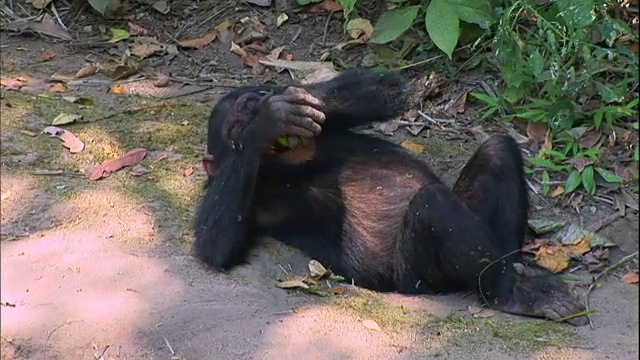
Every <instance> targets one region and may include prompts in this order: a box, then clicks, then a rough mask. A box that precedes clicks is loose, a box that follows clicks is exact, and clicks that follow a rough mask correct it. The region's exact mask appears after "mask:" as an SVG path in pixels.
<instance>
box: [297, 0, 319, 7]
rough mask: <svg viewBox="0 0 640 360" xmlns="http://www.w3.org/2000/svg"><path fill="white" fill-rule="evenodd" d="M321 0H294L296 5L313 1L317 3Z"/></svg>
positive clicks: (312, 2)
mask: <svg viewBox="0 0 640 360" xmlns="http://www.w3.org/2000/svg"><path fill="white" fill-rule="evenodd" d="M320 1H322V0H296V3H297V4H298V5H303V6H304V5H309V4H314V3H319V2H320Z"/></svg>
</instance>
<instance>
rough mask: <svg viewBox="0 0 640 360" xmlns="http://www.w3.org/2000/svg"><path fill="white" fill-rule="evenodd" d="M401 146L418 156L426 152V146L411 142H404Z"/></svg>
mask: <svg viewBox="0 0 640 360" xmlns="http://www.w3.org/2000/svg"><path fill="white" fill-rule="evenodd" d="M400 146H402V147H403V148H405V149H407V150H409V151H411V152H413V153H416V154H420V153H422V152H423V151H424V145H420V144H417V143H414V142H413V141H411V140H405V141H403V142H402V143H401V144H400Z"/></svg>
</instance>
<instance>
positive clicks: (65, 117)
mask: <svg viewBox="0 0 640 360" xmlns="http://www.w3.org/2000/svg"><path fill="white" fill-rule="evenodd" d="M80 119H82V115H78V114H65V113H61V114H60V115H58V116H56V117H55V119H53V121H52V122H51V125H64V124H70V123H72V122H74V121H76V120H80Z"/></svg>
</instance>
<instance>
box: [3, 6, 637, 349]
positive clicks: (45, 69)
mask: <svg viewBox="0 0 640 360" xmlns="http://www.w3.org/2000/svg"><path fill="white" fill-rule="evenodd" d="M207 4H208V3H207ZM221 7H222V5H221ZM238 9H240V10H238ZM218 10H220V11H218ZM235 10H238V12H237V13H236V12H234V11H235ZM175 11H177V12H178V15H179V16H173V17H169V16H159V15H147V16H144V17H141V18H140V19H138V20H137V21H138V22H139V23H140V24H141V25H143V26H145V27H146V28H147V29H148V30H150V32H151V33H152V34H155V36H158V37H159V38H163V39H165V40H167V38H173V37H178V38H184V37H189V36H194V37H197V36H201V35H203V34H204V33H206V31H207V30H208V29H210V28H211V27H212V26H214V25H215V24H216V23H217V22H219V21H221V19H225V18H224V16H227V17H228V18H231V17H234V18H239V17H242V16H247V15H250V14H254V13H255V11H256V10H251V11H247V8H246V7H239V8H237V9H235V8H224V9H223V8H221V9H216V8H213V7H207V13H206V14H197V16H196V15H193V14H192V15H193V16H186V15H185V14H186V13H184V12H185V11H187V8H185V9H180V8H179V9H175ZM180 11H182V12H183V13H180ZM214 13H219V14H218V15H217V16H216V17H212V18H211V19H209V20H206V19H207V18H208V17H210V16H208V15H209V14H214ZM258 16H262V17H261V18H260V19H261V20H262V21H264V22H265V23H267V25H268V28H269V30H270V36H271V39H272V42H273V44H276V45H279V44H286V45H287V46H288V49H289V50H288V51H290V52H291V53H292V54H294V58H295V59H297V60H307V61H315V60H317V57H318V56H319V54H320V48H321V47H320V46H319V45H318V41H319V40H318V39H323V38H324V39H325V41H326V42H333V43H338V42H340V41H343V40H344V37H343V35H342V33H341V31H340V30H341V24H342V23H341V22H340V20H339V19H334V20H331V21H329V22H327V15H326V14H293V15H291V18H290V22H289V24H288V25H287V26H283V27H280V28H278V29H276V28H275V20H274V17H275V15H274V14H273V13H271V12H265V13H260V14H259V15H258ZM205 20H206V21H205ZM86 22H87V23H88V22H89V20H88V19H87V20H86ZM303 22H304V25H303ZM327 24H328V25H327ZM302 26H304V31H301V30H300V29H301V27H302ZM74 28H76V29H77V30H78V31H77V34H79V35H78V36H79V39H76V40H73V41H72V42H71V43H72V44H75V45H65V44H63V43H59V42H55V41H51V40H49V39H43V38H38V37H34V36H30V35H27V34H9V33H2V34H0V40H1V41H2V65H3V75H2V76H3V78H5V77H7V76H10V77H14V78H15V77H18V76H23V77H25V78H27V79H28V82H27V85H26V86H24V87H23V88H22V89H21V90H20V92H5V93H4V94H3V99H2V100H1V102H0V104H1V105H0V106H1V108H0V110H1V111H2V113H1V114H2V118H1V124H2V133H1V136H0V140H1V141H2V144H1V151H2V154H1V155H2V160H1V162H2V167H1V173H0V179H1V188H2V189H1V191H2V222H1V225H2V229H1V238H2V242H1V243H0V249H1V262H0V265H1V273H0V275H1V293H0V297H1V301H2V307H0V319H1V320H0V321H1V331H2V345H1V346H2V359H36V358H37V359H173V358H175V359H293V358H298V357H303V358H308V359H425V358H429V359H430V358H446V359H458V358H473V359H637V358H638V356H639V350H638V324H639V323H638V321H639V320H638V319H639V318H638V286H637V284H636V285H631V284H626V283H623V282H621V281H619V277H620V275H621V274H623V273H624V272H625V268H622V269H620V270H619V271H616V272H612V274H611V275H610V276H608V277H606V278H605V279H604V281H603V282H602V285H601V286H599V287H597V288H596V289H595V290H594V291H593V292H592V294H591V296H590V305H591V307H592V308H593V309H595V310H596V311H597V312H596V313H595V314H594V315H593V325H594V328H593V329H591V328H589V327H588V326H587V327H583V328H578V329H574V328H571V327H569V326H566V325H561V324H553V323H550V322H547V321H538V320H532V319H525V318H521V317H515V316H509V315H505V314H496V315H494V316H492V317H490V318H486V319H476V318H473V317H472V316H471V315H470V314H469V311H468V307H469V306H478V301H477V300H476V299H475V298H474V296H469V294H451V295H447V296H402V295H398V294H374V293H371V292H367V291H362V290H357V289H352V290H349V293H350V295H348V296H345V297H344V298H335V299H334V298H329V299H324V298H319V297H314V296H312V295H307V294H303V293H299V292H296V291H285V290H282V289H279V288H276V287H275V286H274V284H275V281H276V279H277V278H279V277H282V275H283V272H282V271H283V270H282V269H285V270H286V271H292V272H294V273H304V272H305V271H306V266H307V261H308V260H309V259H308V258H306V257H305V256H304V255H302V254H300V253H299V252H297V251H295V250H292V249H288V248H286V247H285V246H282V245H280V244H279V243H277V242H276V241H274V240H272V239H265V241H264V242H263V244H262V245H261V246H259V248H257V249H256V250H255V251H254V253H253V254H252V256H251V260H250V264H249V265H246V266H242V267H240V268H238V269H236V270H234V271H232V272H231V273H230V274H217V273H214V272H210V271H207V270H206V269H204V268H203V267H202V266H201V265H200V264H198V263H196V261H195V260H194V259H193V258H192V257H191V255H190V248H189V245H190V243H191V234H190V230H189V223H190V218H191V216H192V214H193V208H194V205H195V203H196V202H197V199H198V196H199V194H200V189H201V183H202V181H203V179H204V173H203V171H202V170H201V169H200V166H199V161H200V156H201V154H202V150H203V145H204V141H205V136H206V134H205V133H206V126H205V124H206V117H207V113H208V111H209V110H210V108H211V106H212V105H213V104H214V103H215V101H216V99H217V98H219V96H220V95H221V94H223V93H225V92H227V91H228V90H229V89H227V88H224V87H215V88H209V87H204V88H203V85H199V84H178V83H173V84H172V85H171V86H170V87H168V88H153V86H149V83H150V82H152V80H140V81H138V82H132V83H130V84H129V85H128V86H131V87H132V88H134V89H138V90H139V91H138V92H135V91H134V92H132V93H130V94H124V95H122V94H113V93H110V92H108V89H109V86H110V85H112V84H111V83H110V81H109V80H108V78H106V77H105V76H103V75H101V74H97V75H95V76H93V77H90V78H89V79H88V80H90V81H84V82H78V83H77V84H76V85H71V84H70V85H69V88H68V90H67V91H66V92H65V93H52V92H50V90H49V89H50V85H51V84H49V83H48V82H47V80H48V79H49V78H50V77H51V75H52V74H54V73H64V72H75V71H77V70H78V69H79V68H80V67H81V66H82V64H84V63H85V62H86V59H87V58H88V57H89V58H91V59H98V60H105V59H109V58H115V59H117V58H118V56H120V54H121V49H120V50H118V46H117V45H110V46H109V47H97V46H90V45H86V44H88V43H91V42H92V41H95V38H96V36H97V35H96V33H95V32H96V31H97V30H95V27H94V30H93V31H87V32H83V31H82V28H83V24H82V22H81V21H80V22H79V23H78V24H77V25H74ZM325 29H326V30H325ZM178 33H180V34H179V36H178ZM292 39H295V40H292ZM79 44H85V45H82V46H80V45H79ZM359 51H360V52H358V51H351V52H347V53H346V54H345V58H347V59H349V63H350V65H353V64H357V63H359V62H360V61H361V60H362V58H363V57H364V56H365V55H364V51H362V49H361V50H359ZM44 52H51V53H55V54H56V57H55V58H53V59H51V60H50V61H47V62H38V61H37V59H38V57H39V56H40V55H41V54H42V53H44ZM114 54H115V55H114ZM155 69H156V70H157V71H158V73H164V74H168V73H171V74H173V75H180V76H182V77H184V78H196V77H198V76H199V75H200V76H202V75H203V74H208V75H210V76H211V77H212V78H215V79H217V80H218V82H219V83H225V84H227V85H234V84H249V83H256V82H261V81H264V74H258V75H255V74H253V73H252V72H251V70H250V69H248V68H247V67H245V66H244V65H243V64H242V62H241V61H240V60H239V58H238V57H237V56H236V55H233V54H231V53H230V52H229V51H228V49H227V48H225V47H224V46H223V45H222V44H221V43H219V42H214V43H212V44H211V45H210V46H207V47H205V48H203V49H200V50H197V51H187V52H181V53H180V54H178V55H177V56H176V57H175V58H173V59H172V60H167V59H163V60H162V61H160V63H159V64H157V66H156V68H155ZM269 71H271V70H269V69H268V70H267V72H269ZM461 76H462V77H461V78H460V79H458V81H456V82H453V83H452V84H451V86H452V89H453V90H455V89H456V86H462V85H459V84H466V83H469V81H466V80H465V78H464V75H461ZM469 76H470V77H474V78H475V77H477V75H473V76H472V75H469ZM274 79H275V81H277V82H286V81H290V80H288V79H287V78H286V75H285V74H280V75H277V76H274ZM141 89H146V90H145V91H142V90H141ZM154 91H155V93H154ZM190 92H192V93H191V94H189V93H190ZM41 94H47V96H41ZM61 96H77V97H86V98H90V99H92V100H93V101H94V102H95V104H94V105H93V106H89V107H86V108H82V107H79V106H78V105H76V104H71V103H69V102H67V101H64V100H63V99H61ZM443 96H444V97H445V98H446V96H447V95H443ZM449 96H450V95H449ZM445 100H446V99H445ZM158 104H163V106H162V107H157V108H155V107H153V106H154V105H158ZM167 104H170V105H167ZM132 108H145V110H142V111H138V112H126V111H123V110H124V109H132ZM60 112H75V113H82V114H83V115H84V118H83V120H82V121H81V122H80V123H78V124H73V125H69V126H66V127H65V128H66V129H68V130H71V131H72V132H74V134H76V135H77V136H78V137H79V138H80V139H81V140H83V141H84V142H85V144H86V149H85V150H84V151H83V152H82V153H80V154H70V153H69V152H68V150H66V149H64V148H63V147H62V146H61V145H60V142H59V141H58V140H56V139H50V138H47V137H45V136H44V135H39V136H37V137H30V136H27V135H25V134H24V133H23V132H21V131H23V130H29V131H33V132H35V133H38V132H39V131H41V130H42V128H44V127H45V126H47V125H48V124H50V122H51V120H52V119H53V118H54V117H55V116H56V115H57V114H58V113H60ZM474 114H475V113H474V109H473V106H472V105H469V106H468V108H467V111H466V112H465V115H464V116H465V117H466V118H473V117H474V116H475V115H474ZM461 116H462V115H461ZM485 125H486V124H485ZM486 131H487V132H490V130H489V129H488V128H486ZM387 139H388V140H389V141H393V142H396V143H400V142H402V141H404V140H407V139H410V140H411V141H413V142H416V143H419V144H422V145H424V146H425V151H424V154H423V155H421V156H422V157H423V158H424V160H425V161H427V162H429V163H430V164H431V165H433V166H434V167H435V168H436V169H437V170H438V171H439V172H440V173H442V174H443V176H444V178H445V179H447V180H449V181H450V180H451V179H453V177H454V175H455V174H456V172H457V171H458V170H459V168H460V167H461V166H462V165H463V164H464V161H465V160H466V159H467V158H468V157H469V155H470V154H471V152H472V151H473V149H474V148H475V146H476V145H477V142H476V141H475V140H474V139H473V138H470V137H469V136H466V137H464V136H463V137H458V138H456V139H451V138H445V137H439V136H435V135H434V136H426V134H424V133H423V134H421V136H417V137H416V136H413V135H411V134H409V133H408V132H407V131H406V130H404V129H399V130H397V131H396V132H395V133H394V135H393V136H388V137H387ZM134 147H145V148H147V149H148V150H149V151H150V154H149V156H148V158H147V159H145V160H144V162H143V163H142V164H143V165H144V166H145V167H147V168H148V169H149V170H151V171H150V173H148V174H146V175H143V176H139V177H135V176H132V175H131V174H130V173H129V169H125V170H122V171H120V172H117V173H115V174H113V175H111V176H110V177H109V178H107V179H104V180H100V181H97V182H90V181H89V180H87V179H86V178H85V177H82V176H76V175H75V174H73V173H74V172H81V173H84V172H87V171H89V170H91V169H92V168H93V167H95V166H96V165H97V164H99V163H100V162H101V161H103V160H105V159H108V158H111V157H114V156H115V155H114V154H122V153H124V152H125V151H126V150H128V149H131V148H134ZM189 169H191V170H193V173H191V172H190V170H189ZM42 170H48V171H49V173H48V175H36V174H34V171H42ZM50 170H62V171H63V172H64V173H63V174H53V173H51V172H50ZM532 199H533V200H534V203H535V204H536V206H537V207H536V212H535V213H534V215H539V216H546V217H555V216H559V217H563V218H566V219H568V220H570V221H582V222H584V223H587V224H588V223H590V222H594V221H597V220H598V219H601V218H603V217H604V216H607V215H608V214H609V213H611V212H612V211H614V210H613V209H611V206H610V205H609V204H606V203H602V202H597V201H587V200H585V202H584V204H583V205H581V210H582V211H581V214H580V215H577V214H575V213H574V212H571V211H570V210H568V209H567V208H558V207H554V204H550V203H548V202H547V201H542V200H540V198H539V197H537V196H535V195H532ZM600 233H601V234H602V235H604V236H606V237H607V238H609V239H610V240H611V241H613V242H614V243H616V244H617V245H618V247H617V248H615V249H613V250H612V255H611V261H612V262H613V261H616V260H617V259H620V258H621V257H623V256H624V255H626V254H629V253H632V252H634V251H637V250H638V215H637V213H632V212H628V213H627V215H626V217H624V218H622V219H620V220H618V221H616V222H614V223H613V224H611V225H609V226H608V227H606V228H604V229H603V230H602V231H601V232H600ZM581 276H583V278H584V279H585V280H588V279H589V277H590V275H588V274H581ZM585 290H586V288H585V287H584V286H583V287H581V288H580V289H579V291H581V292H584V291H585ZM363 320H373V321H375V322H376V323H377V324H379V325H380V329H379V330H373V329H371V328H370V327H368V326H365V325H366V322H365V323H363Z"/></svg>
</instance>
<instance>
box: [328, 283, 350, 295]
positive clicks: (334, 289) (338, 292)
mask: <svg viewBox="0 0 640 360" xmlns="http://www.w3.org/2000/svg"><path fill="white" fill-rule="evenodd" d="M346 291H347V288H346V287H344V286H342V285H336V286H332V287H331V288H330V289H329V292H330V293H332V294H333V295H342V294H344V293H345V292H346Z"/></svg>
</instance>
